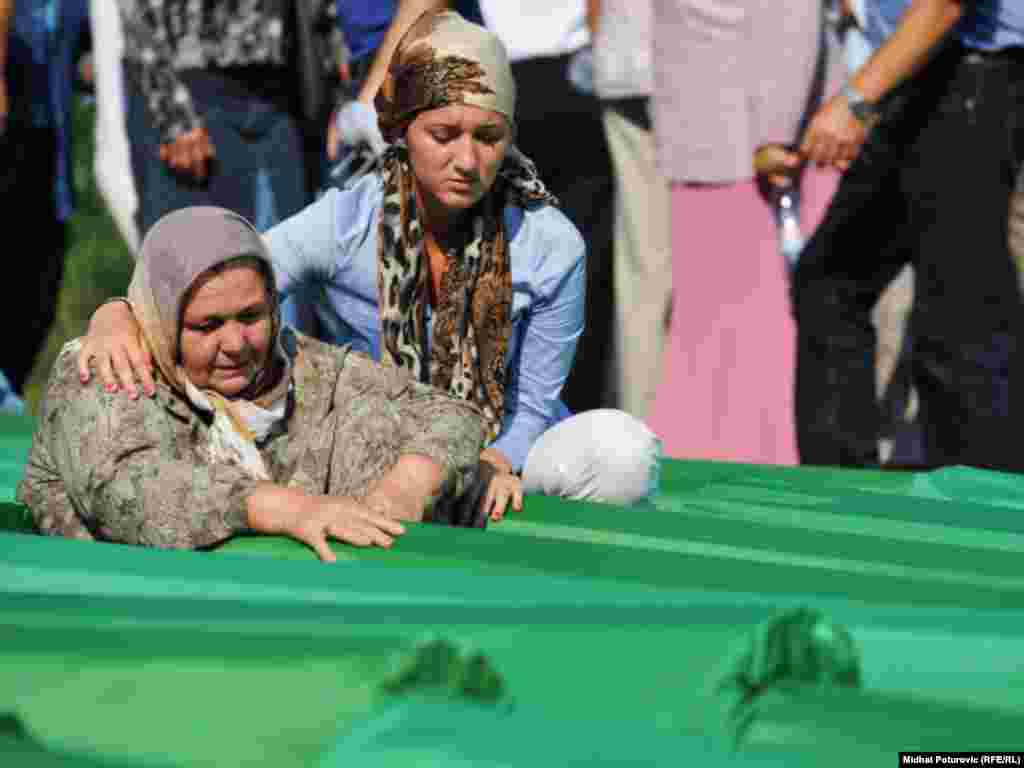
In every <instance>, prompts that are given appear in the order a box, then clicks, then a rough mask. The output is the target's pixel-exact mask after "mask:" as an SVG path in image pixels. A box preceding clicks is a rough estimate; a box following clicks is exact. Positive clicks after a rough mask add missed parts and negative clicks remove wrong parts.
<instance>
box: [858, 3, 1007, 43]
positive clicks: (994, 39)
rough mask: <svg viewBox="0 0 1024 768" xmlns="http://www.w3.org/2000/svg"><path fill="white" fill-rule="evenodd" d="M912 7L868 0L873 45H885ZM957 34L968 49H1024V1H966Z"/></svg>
mask: <svg viewBox="0 0 1024 768" xmlns="http://www.w3.org/2000/svg"><path fill="white" fill-rule="evenodd" d="M909 5H910V0H868V2H867V8H866V10H867V23H866V25H865V27H866V29H865V34H866V35H867V37H868V39H869V40H870V41H871V43H872V45H874V46H875V47H876V48H877V47H878V46H879V45H881V44H882V43H883V42H885V39H886V38H887V37H889V35H891V34H892V33H893V31H894V30H895V29H896V27H897V25H898V24H899V21H900V17H901V16H902V15H903V12H904V11H905V10H906V9H907V7H908V6H909ZM957 35H958V36H959V38H960V42H962V43H963V44H964V45H966V46H967V47H968V48H980V49H983V50H998V49H1000V48H1009V47H1010V46H1015V45H1022V46H1024V0H964V17H963V18H962V19H961V20H960V23H959V25H957Z"/></svg>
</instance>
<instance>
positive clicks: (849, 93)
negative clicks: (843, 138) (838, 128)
mask: <svg viewBox="0 0 1024 768" xmlns="http://www.w3.org/2000/svg"><path fill="white" fill-rule="evenodd" d="M843 98H844V99H846V105H847V106H848V107H849V108H850V112H852V113H853V116H854V117H855V118H857V119H858V120H859V121H860V122H861V123H863V124H864V125H866V126H868V127H869V128H870V127H871V126H872V125H873V124H874V123H875V121H876V120H878V118H879V113H878V105H877V104H875V103H874V102H871V101H868V100H867V99H865V98H864V95H863V94H862V93H861V92H860V91H858V90H857V89H856V88H854V87H853V86H852V85H850V84H849V83H847V84H846V85H844V86H843Z"/></svg>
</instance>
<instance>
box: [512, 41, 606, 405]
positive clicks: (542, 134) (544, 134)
mask: <svg viewBox="0 0 1024 768" xmlns="http://www.w3.org/2000/svg"><path fill="white" fill-rule="evenodd" d="M568 66H569V56H558V57H550V58H547V57H545V58H536V59H526V60H522V61H516V62H513V64H512V74H513V76H514V77H515V80H516V93H517V94H518V95H517V104H516V128H517V133H516V144H517V146H518V147H519V149H521V150H522V151H523V153H524V154H525V155H526V156H527V157H529V158H530V159H531V160H533V161H534V162H535V163H536V164H537V169H538V171H539V172H540V177H541V179H542V180H543V181H544V183H545V184H546V185H547V187H548V189H549V190H550V191H551V193H552V194H554V195H555V196H556V197H558V199H559V200H560V201H561V204H562V212H563V213H565V214H566V216H568V217H569V219H571V220H572V222H573V224H575V225H576V227H577V229H579V231H580V233H581V234H582V235H583V239H584V240H585V241H586V244H587V288H586V290H587V299H586V325H585V326H584V329H583V335H582V337H581V338H580V341H579V345H578V346H577V348H576V361H575V363H574V365H573V369H572V372H571V373H570V375H569V379H568V381H567V382H566V384H565V389H564V390H563V392H562V398H563V399H564V400H565V403H566V405H568V406H569V409H570V410H572V411H573V412H579V411H585V410H589V409H591V408H600V407H606V406H610V405H613V404H614V403H615V401H616V399H617V394H616V393H615V392H613V389H612V388H613V386H614V376H613V375H612V373H613V370H612V362H613V361H612V355H611V351H612V343H613V336H612V319H613V312H612V302H613V301H614V300H615V294H614V288H613V285H612V204H613V195H614V180H613V177H612V161H611V155H610V154H609V152H608V144H607V140H606V139H605V135H604V124H603V123H602V121H601V104H600V102H599V101H598V100H597V98H596V97H594V96H589V95H586V94H583V93H580V92H579V91H577V90H576V89H575V88H573V86H572V84H571V83H570V82H569V78H568V75H567V69H568Z"/></svg>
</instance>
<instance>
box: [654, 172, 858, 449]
mask: <svg viewBox="0 0 1024 768" xmlns="http://www.w3.org/2000/svg"><path fill="white" fill-rule="evenodd" d="M837 181H838V176H837V175H836V174H834V173H832V172H830V171H817V170H808V171H807V173H806V174H805V175H804V181H803V188H802V195H803V203H802V208H801V224H802V228H803V231H804V234H805V236H806V235H809V233H810V232H812V231H813V227H814V226H815V225H817V223H818V221H820V219H821V216H822V214H823V213H824V210H825V208H826V207H827V205H828V202H829V200H830V199H831V197H832V193H833V192H834V191H835V187H836V183H837ZM672 293H673V296H672V322H671V326H670V329H669V336H668V339H667V340H666V344H665V352H664V359H663V369H662V370H663V374H662V378H661V381H660V382H659V385H658V387H657V389H656V391H655V397H654V403H653V405H652V407H651V410H650V414H649V416H648V419H647V422H648V424H649V426H650V427H651V429H653V430H654V432H655V433H656V434H657V435H658V436H659V437H660V438H661V440H662V444H663V447H664V450H665V454H666V455H667V456H671V457H675V458H685V459H715V460H724V461H739V462H749V463H755V464H796V463H797V451H796V434H795V430H794V420H793V394H794V393H793V389H794V380H795V376H794V373H795V364H796V338H795V328H794V323H793V319H792V316H791V313H790V301H789V284H788V276H787V273H786V264H785V261H784V259H783V257H782V255H781V254H780V253H779V250H778V243H777V236H776V230H775V222H774V220H773V218H772V214H771V211H770V209H769V208H768V206H767V205H766V204H765V203H764V201H763V200H762V199H761V197H760V195H759V194H758V192H757V188H756V186H755V183H754V182H753V181H749V182H741V183H737V184H731V185H722V186H695V185H688V184H673V185H672Z"/></svg>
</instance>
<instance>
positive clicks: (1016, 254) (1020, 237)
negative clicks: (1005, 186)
mask: <svg viewBox="0 0 1024 768" xmlns="http://www.w3.org/2000/svg"><path fill="white" fill-rule="evenodd" d="M1009 230H1010V231H1009V239H1010V255H1011V256H1012V257H1013V263H1014V264H1015V265H1016V266H1017V285H1018V286H1019V287H1020V292H1021V295H1022V296H1024V170H1022V171H1021V176H1020V179H1019V180H1018V181H1017V189H1016V190H1014V192H1013V194H1012V195H1010V226H1009Z"/></svg>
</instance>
